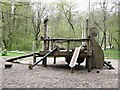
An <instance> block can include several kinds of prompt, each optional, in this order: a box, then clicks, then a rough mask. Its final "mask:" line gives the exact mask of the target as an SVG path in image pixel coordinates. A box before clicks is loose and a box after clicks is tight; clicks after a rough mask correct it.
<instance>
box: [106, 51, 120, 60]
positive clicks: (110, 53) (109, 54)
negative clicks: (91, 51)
mask: <svg viewBox="0 0 120 90" xmlns="http://www.w3.org/2000/svg"><path fill="white" fill-rule="evenodd" d="M118 53H120V51H118V50H114V49H111V50H105V51H104V55H105V58H107V59H120V57H119V56H118Z"/></svg>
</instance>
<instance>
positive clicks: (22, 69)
mask: <svg viewBox="0 0 120 90" xmlns="http://www.w3.org/2000/svg"><path fill="white" fill-rule="evenodd" d="M59 59H60V60H58V62H57V65H52V63H50V62H51V61H52V60H51V61H49V65H48V67H46V68H45V67H43V66H41V64H40V65H39V66H35V67H34V68H33V70H29V69H28V66H27V65H23V64H13V67H12V68H10V69H5V68H4V65H3V63H4V60H3V58H0V61H1V63H0V64H1V65H0V71H1V73H0V76H2V78H1V77H0V81H2V82H0V85H1V83H2V87H3V88H44V87H46V88H117V87H118V60H110V61H112V65H113V67H114V68H115V69H114V70H109V69H107V68H106V67H105V68H104V69H102V70H99V71H100V73H96V71H97V70H96V69H93V70H92V72H90V73H89V72H87V70H86V69H85V68H84V66H79V67H76V70H75V73H71V71H70V68H69V67H68V66H67V65H66V63H65V62H64V61H63V60H61V58H59ZM29 60H30V59H29ZM23 61H24V60H23ZM25 61H26V60H25Z"/></svg>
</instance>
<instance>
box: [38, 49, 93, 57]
mask: <svg viewBox="0 0 120 90" xmlns="http://www.w3.org/2000/svg"><path fill="white" fill-rule="evenodd" d="M48 52H49V51H40V52H39V54H38V56H41V57H42V56H44V55H45V54H47V53H48ZM68 55H69V56H72V55H73V52H72V50H70V51H67V50H66V51H64V50H60V51H55V52H54V53H52V54H50V55H49V56H50V57H52V56H53V57H66V56H68ZM80 56H81V57H88V56H92V52H91V51H86V52H83V53H81V54H80Z"/></svg>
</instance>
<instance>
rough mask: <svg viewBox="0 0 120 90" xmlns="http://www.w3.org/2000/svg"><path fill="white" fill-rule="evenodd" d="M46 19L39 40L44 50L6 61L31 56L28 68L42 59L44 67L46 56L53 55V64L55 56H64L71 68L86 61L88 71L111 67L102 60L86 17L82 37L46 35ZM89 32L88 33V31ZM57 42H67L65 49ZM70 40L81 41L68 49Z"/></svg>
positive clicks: (100, 50)
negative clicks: (31, 59) (77, 45)
mask: <svg viewBox="0 0 120 90" xmlns="http://www.w3.org/2000/svg"><path fill="white" fill-rule="evenodd" d="M47 22H48V20H47V21H44V27H45V29H44V37H41V40H42V41H43V43H44V50H43V51H40V52H38V53H32V54H29V55H24V56H20V57H15V58H11V59H9V60H6V61H7V62H13V61H14V60H16V59H20V58H26V57H30V56H33V62H34V64H30V65H29V69H33V67H34V66H36V65H37V64H38V63H39V62H41V61H42V65H43V66H44V67H46V66H47V57H54V64H56V57H65V61H66V62H67V63H68V65H69V66H70V67H71V68H72V70H73V68H74V67H75V65H76V63H78V65H80V64H81V63H83V62H84V61H86V65H85V67H86V68H88V72H90V71H91V69H94V68H97V69H102V68H103V66H104V64H106V65H107V66H109V67H110V68H112V69H113V67H112V66H111V65H110V63H107V62H105V61H104V53H103V51H102V49H101V47H100V46H99V44H98V43H97V42H96V40H95V37H96V36H97V32H96V29H95V28H91V29H89V28H88V19H86V29H85V30H84V37H83V38H82V39H81V38H49V37H48V36H47ZM88 32H89V33H88ZM57 42H62V43H67V49H65V50H61V48H60V47H59V45H57ZM71 42H75V43H76V42H81V43H82V44H81V45H79V47H76V48H74V49H72V50H71V49H70V44H71ZM37 57H42V58H41V59H40V60H39V61H36V58H37Z"/></svg>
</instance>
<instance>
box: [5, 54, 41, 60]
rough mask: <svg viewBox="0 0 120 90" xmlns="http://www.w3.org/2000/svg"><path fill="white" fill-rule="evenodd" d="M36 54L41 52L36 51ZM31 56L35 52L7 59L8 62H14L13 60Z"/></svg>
mask: <svg viewBox="0 0 120 90" xmlns="http://www.w3.org/2000/svg"><path fill="white" fill-rule="evenodd" d="M35 54H36V55H38V54H39V53H35ZM31 56H33V53H31V54H27V55H23V56H18V57H14V58H11V59H8V60H6V61H7V62H13V61H15V60H17V59H22V58H26V57H31Z"/></svg>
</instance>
